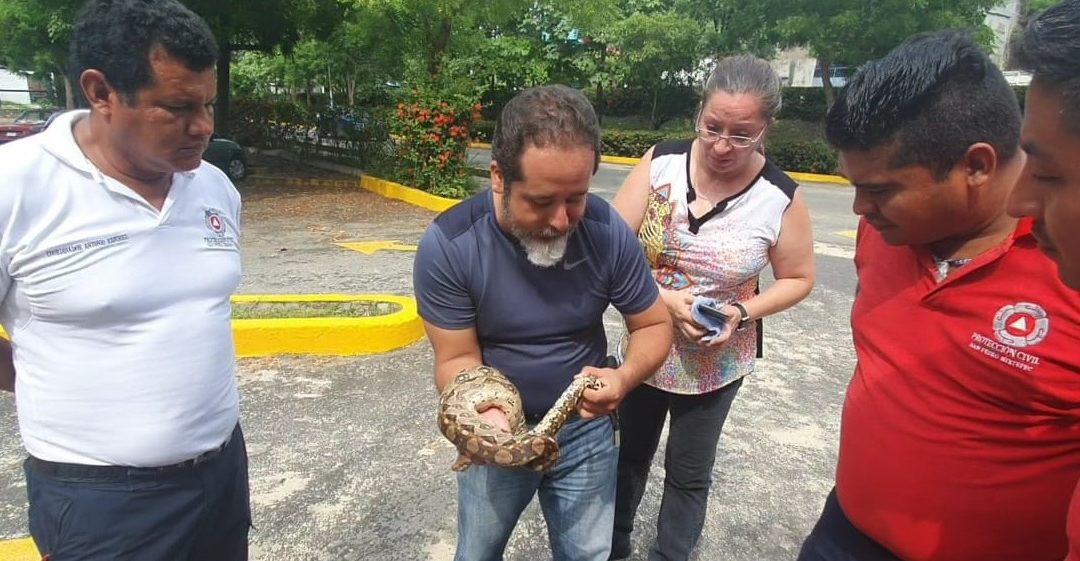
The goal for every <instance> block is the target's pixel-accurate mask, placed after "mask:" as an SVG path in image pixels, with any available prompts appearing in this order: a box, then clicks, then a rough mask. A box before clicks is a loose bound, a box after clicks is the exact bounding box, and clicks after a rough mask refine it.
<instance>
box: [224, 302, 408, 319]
mask: <svg viewBox="0 0 1080 561" xmlns="http://www.w3.org/2000/svg"><path fill="white" fill-rule="evenodd" d="M399 311H401V306H400V305H399V304H397V303H394V302H377V301H369V300H353V301H349V302H233V303H232V317H233V319H284V318H327V317H330V318H361V317H373V316H385V315H390V314H392V313H395V312H399Z"/></svg>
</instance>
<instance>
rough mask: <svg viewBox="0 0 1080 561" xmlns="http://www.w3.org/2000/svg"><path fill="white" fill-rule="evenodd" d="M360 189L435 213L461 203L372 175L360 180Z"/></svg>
mask: <svg viewBox="0 0 1080 561" xmlns="http://www.w3.org/2000/svg"><path fill="white" fill-rule="evenodd" d="M360 188H361V189H367V190H368V191H371V192H372V193H376V194H379V195H382V196H384V197H387V198H390V199H397V200H399V201H404V202H407V203H409V204H411V205H415V206H418V207H421V208H426V209H428V210H432V211H435V212H442V211H444V210H446V209H448V208H450V207H452V206H454V205H456V204H458V203H459V202H461V201H459V200H458V199H448V198H446V197H440V196H438V195H432V194H431V193H428V192H425V191H421V190H419V189H414V188H412V187H407V186H405V185H402V184H400V183H394V182H393V181H387V180H385V179H379V178H378V177H372V176H370V175H365V176H363V177H361V178H360Z"/></svg>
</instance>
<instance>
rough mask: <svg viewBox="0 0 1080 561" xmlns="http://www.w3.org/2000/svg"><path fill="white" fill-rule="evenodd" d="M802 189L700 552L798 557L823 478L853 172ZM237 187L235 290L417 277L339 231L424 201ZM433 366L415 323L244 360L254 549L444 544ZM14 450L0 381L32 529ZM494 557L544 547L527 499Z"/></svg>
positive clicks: (289, 559) (837, 381) (7, 520)
mask: <svg viewBox="0 0 1080 561" xmlns="http://www.w3.org/2000/svg"><path fill="white" fill-rule="evenodd" d="M477 157H478V158H479V159H480V160H482V159H483V158H484V155H483V154H480V155H479V156H477ZM481 165H483V164H481ZM628 169H629V168H628V167H626V166H618V165H609V164H602V165H601V169H600V171H599V173H598V174H597V176H596V181H595V183H594V185H593V188H594V190H595V191H596V192H598V193H600V194H601V195H602V196H605V197H607V198H610V197H611V196H612V195H613V193H614V191H615V190H616V189H617V188H618V185H619V184H620V183H621V181H622V177H624V176H625V174H626V173H627V171H628ZM254 172H255V173H256V174H258V173H259V172H260V170H259V169H258V168H256V169H255V170H254ZM803 189H804V193H805V194H806V197H807V200H808V201H809V204H810V207H811V212H812V216H813V223H814V228H815V240H816V241H815V253H816V256H817V266H818V284H817V287H816V288H815V290H814V292H813V293H812V294H811V296H810V297H809V298H808V299H807V300H806V301H804V302H802V303H801V304H799V305H798V306H797V307H795V308H793V309H792V310H789V311H786V312H784V313H781V314H778V315H777V316H774V317H770V318H768V319H766V321H765V326H766V327H765V329H766V331H765V358H764V359H762V360H760V361H758V363H757V367H756V372H755V373H754V374H753V375H752V376H751V377H750V378H748V380H747V381H746V383H745V384H744V385H743V387H742V389H741V390H740V392H739V396H738V397H737V398H736V400H735V403H734V406H733V408H732V412H731V417H730V419H729V421H728V424H727V426H726V428H725V431H724V435H723V437H722V438H721V442H720V448H719V453H718V456H717V462H716V467H715V470H714V474H713V475H714V479H715V482H714V484H713V488H712V493H711V497H710V503H709V513H708V518H707V520H706V524H705V530H704V534H703V536H702V539H701V542H700V543H699V547H698V551H697V555H696V559H698V560H710V561H711V560H731V561H785V560H791V559H794V557H795V555H796V552H797V550H798V546H799V544H800V542H801V540H802V538H803V537H804V536H805V535H806V533H807V532H808V531H809V529H810V527H811V525H812V523H813V522H814V520H815V519H816V517H817V514H818V512H819V510H820V507H821V504H822V501H823V499H824V497H825V495H826V493H827V492H828V490H829V488H830V487H831V485H832V477H833V471H834V466H835V458H836V443H837V431H838V428H839V412H840V406H841V403H842V400H843V395H844V390H845V388H846V385H847V382H848V380H849V378H850V375H851V372H852V368H853V365H854V357H853V352H852V350H851V344H850V330H849V324H848V313H849V308H850V303H851V299H852V296H853V294H854V288H855V280H854V270H853V267H852V264H851V255H852V252H853V248H854V240H853V238H852V231H853V230H854V227H855V219H854V217H853V216H851V214H850V204H851V191H850V189H849V188H846V187H841V186H836V185H815V184H806V185H804V186H803ZM242 192H243V194H244V197H245V210H244V212H245V228H246V232H245V242H244V243H245V254H244V266H245V270H246V271H245V278H244V281H243V283H242V285H241V288H240V291H241V292H242V293H267V292H293V293H325V292H383V293H394V294H410V293H411V292H412V281H411V274H410V271H411V266H412V258H413V254H412V253H410V252H408V251H381V252H377V253H375V254H372V255H365V254H362V253H358V252H354V251H349V250H347V249H344V248H342V247H340V246H337V245H335V242H339V241H371V240H395V241H398V242H401V243H403V244H415V243H416V242H417V241H418V239H419V237H420V234H421V233H422V232H423V229H424V228H425V227H426V225H427V224H428V223H429V222H430V220H431V219H432V218H433V217H434V214H433V213H430V212H427V211H422V210H419V209H416V208H414V207H410V206H408V205H406V204H404V203H399V202H396V201H386V200H383V199H380V198H379V197H377V196H376V195H372V194H370V193H365V192H352V191H351V190H350V191H347V192H346V191H340V192H339V191H333V192H329V193H328V192H320V191H317V190H310V189H309V190H307V191H304V192H287V191H280V192H277V191H275V192H273V193H268V192H263V191H260V188H259V186H258V185H257V184H256V183H254V182H253V183H251V184H250V185H244V186H242ZM312 201H315V202H312ZM286 203H288V204H286ZM294 203H295V204H294ZM300 203H304V204H305V205H306V206H304V207H303V208H302V211H301V210H297V208H296V204H300ZM315 203H317V204H315ZM298 213H299V214H298ZM766 282H768V280H766ZM608 327H609V329H610V331H611V332H612V333H615V332H617V331H618V330H619V322H618V318H617V317H615V316H610V317H608ZM431 372H432V354H431V351H430V348H429V346H428V344H427V342H426V341H423V340H422V341H419V342H417V343H415V344H413V345H411V346H409V347H407V348H404V349H400V350H397V351H393V352H390V353H386V354H382V355H374V356H358V357H305V356H284V357H270V358H260V359H243V360H241V361H240V362H239V368H238V378H239V383H240V390H241V396H242V415H243V423H244V427H245V432H246V435H247V442H248V450H249V455H250V463H251V477H252V479H251V485H252V502H253V506H254V528H253V530H252V534H251V536H252V548H251V553H252V555H251V558H252V559H253V560H255V561H298V560H301V559H328V558H334V559H349V560H352V559H362V560H374V561H384V560H385V561H395V560H401V561H415V560H428V561H449V560H450V559H451V558H452V556H453V551H454V543H455V540H456V537H455V536H456V525H455V502H456V497H455V485H454V475H453V473H452V472H451V471H450V464H451V462H452V461H453V459H454V457H455V454H454V451H453V450H452V448H451V446H450V444H449V443H448V442H446V440H445V439H444V438H443V437H442V436H441V435H440V434H439V432H438V430H437V428H436V426H435V403H436V396H435V394H434V390H433V386H432V384H431ZM92 374H93V373H92V372H88V375H92ZM663 453H664V450H663V448H661V450H660V451H659V452H658V455H657V461H656V462H655V464H654V469H653V471H652V475H651V479H650V483H649V487H648V489H647V491H646V494H645V498H644V500H643V502H642V507H641V510H640V512H639V522H638V527H639V531H638V532H637V533H636V534H635V536H634V548H635V553H634V556H633V557H631V559H632V560H643V559H645V552H646V550H647V546H648V541H649V540H650V539H651V538H652V536H653V535H654V534H655V531H654V530H653V524H654V521H655V516H656V512H657V509H658V507H659V501H660V491H661V482H662V477H663V472H664V470H663V462H662V458H663ZM23 458H24V453H23V451H22V448H21V445H20V442H19V438H18V432H17V429H16V421H15V411H14V405H13V399H12V398H11V396H8V395H5V396H0V537H8V538H18V537H22V536H25V535H26V532H27V530H26V517H25V486H24V482H23V477H22V473H21V462H22V459H23ZM506 559H507V560H509V561H543V560H545V559H551V554H550V551H549V548H548V546H547V542H546V534H545V531H544V526H543V522H542V518H541V516H540V514H539V509H538V508H537V506H536V504H535V503H534V504H533V505H531V506H530V507H529V508H528V509H527V510H526V513H525V515H524V516H523V518H522V521H521V523H520V524H519V527H518V528H517V530H516V532H515V534H514V536H513V537H512V539H511V541H510V545H509V547H508V550H507V555H506ZM0 561H7V560H5V559H3V558H2V557H0Z"/></svg>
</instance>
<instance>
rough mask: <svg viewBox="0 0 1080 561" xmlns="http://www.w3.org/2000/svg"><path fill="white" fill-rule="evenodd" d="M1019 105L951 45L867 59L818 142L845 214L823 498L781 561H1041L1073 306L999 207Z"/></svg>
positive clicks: (1069, 473)
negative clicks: (838, 344) (839, 410)
mask: <svg viewBox="0 0 1080 561" xmlns="http://www.w3.org/2000/svg"><path fill="white" fill-rule="evenodd" d="M1019 129H1020V111H1019V107H1018V105H1017V103H1016V98H1015V96H1014V94H1013V92H1012V91H1011V89H1010V88H1009V86H1008V84H1006V82H1005V80H1004V78H1003V76H1002V74H1001V72H1000V71H999V70H998V69H997V68H996V67H995V66H994V65H993V64H992V63H991V62H990V60H989V59H988V58H987V56H986V55H985V54H984V53H983V52H982V51H981V50H980V49H979V48H978V47H977V46H976V45H975V44H974V43H972V42H971V40H970V39H968V38H966V37H964V36H962V35H959V34H956V33H951V32H943V33H936V34H928V35H921V36H917V37H914V38H912V39H910V40H908V41H907V42H905V43H904V44H903V45H901V46H899V47H897V48H896V49H895V50H893V51H892V52H891V53H889V54H888V55H886V56H885V57H884V58H882V59H881V60H879V61H876V62H873V63H871V64H869V65H868V66H867V67H865V68H864V69H863V71H862V72H860V73H859V75H858V76H856V77H855V78H854V79H853V80H852V81H851V82H849V83H848V85H847V87H846V88H845V90H844V91H843V92H842V93H841V94H840V96H839V99H838V100H837V101H836V103H835V104H834V105H833V107H832V109H831V110H830V112H829V117H828V123H827V136H828V139H829V142H830V143H831V144H833V145H834V146H835V147H836V148H838V149H839V151H840V163H841V168H842V169H843V171H844V173H845V174H846V175H847V177H848V179H850V180H851V182H852V184H853V185H854V186H855V203H854V210H855V212H856V214H859V215H860V216H862V220H861V221H860V225H859V236H858V244H857V248H856V255H855V265H856V268H857V271H858V276H859V287H860V290H859V291H858V293H857V295H856V298H855V303H854V307H853V309H852V317H851V322H852V332H853V336H854V343H855V351H856V354H857V356H858V365H857V367H856V370H855V375H854V378H853V379H852V381H851V385H850V386H849V388H848V393H847V399H846V401H845V404H844V411H843V422H842V425H841V432H840V457H839V461H838V465H837V474H836V489H835V490H834V491H833V492H832V493H830V495H829V497H828V498H827V499H826V502H825V508H824V511H823V512H822V515H821V518H820V520H819V521H818V523H817V525H816V526H815V528H814V530H813V532H812V533H811V534H810V536H809V537H808V538H807V540H806V542H805V543H804V545H803V549H802V552H801V554H800V557H799V559H800V561H824V560H828V561H877V560H897V559H902V560H905V561H1060V559H1061V558H1062V557H1064V556H1065V551H1066V542H1065V513H1066V509H1067V505H1068V500H1069V495H1070V493H1071V491H1072V489H1073V487H1074V485H1075V484H1076V481H1077V478H1078V477H1080V366H1078V362H1080V295H1077V294H1076V293H1075V292H1073V291H1071V290H1069V289H1068V288H1067V287H1066V286H1064V285H1063V284H1062V283H1061V282H1060V281H1059V280H1058V278H1057V274H1056V267H1055V265H1054V263H1053V261H1051V260H1050V259H1048V258H1047V257H1046V256H1045V255H1044V254H1042V253H1041V252H1039V250H1038V247H1037V245H1036V241H1035V239H1034V238H1033V237H1032V235H1031V233H1030V229H1031V224H1030V221H1020V222H1018V221H1017V219H1015V218H1012V217H1010V216H1009V215H1007V214H1006V212H1005V204H1006V199H1007V197H1008V195H1009V191H1010V189H1011V187H1012V185H1013V184H1014V183H1015V182H1016V179H1017V177H1018V176H1019V174H1020V172H1021V169H1022V167H1023V163H1024V159H1023V157H1022V156H1021V154H1020V152H1019V150H1018V137H1019Z"/></svg>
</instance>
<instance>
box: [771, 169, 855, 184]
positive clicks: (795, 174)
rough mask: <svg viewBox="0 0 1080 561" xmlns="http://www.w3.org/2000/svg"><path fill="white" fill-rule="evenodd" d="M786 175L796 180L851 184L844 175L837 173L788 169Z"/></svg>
mask: <svg viewBox="0 0 1080 561" xmlns="http://www.w3.org/2000/svg"><path fill="white" fill-rule="evenodd" d="M787 174H788V175H790V176H791V178H792V179H794V180H796V181H810V182H813V183H835V184H836V185H849V186H850V185H851V182H849V181H848V180H847V178H846V177H842V176H839V175H825V174H822V173H803V172H801V171H789V172H787Z"/></svg>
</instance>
